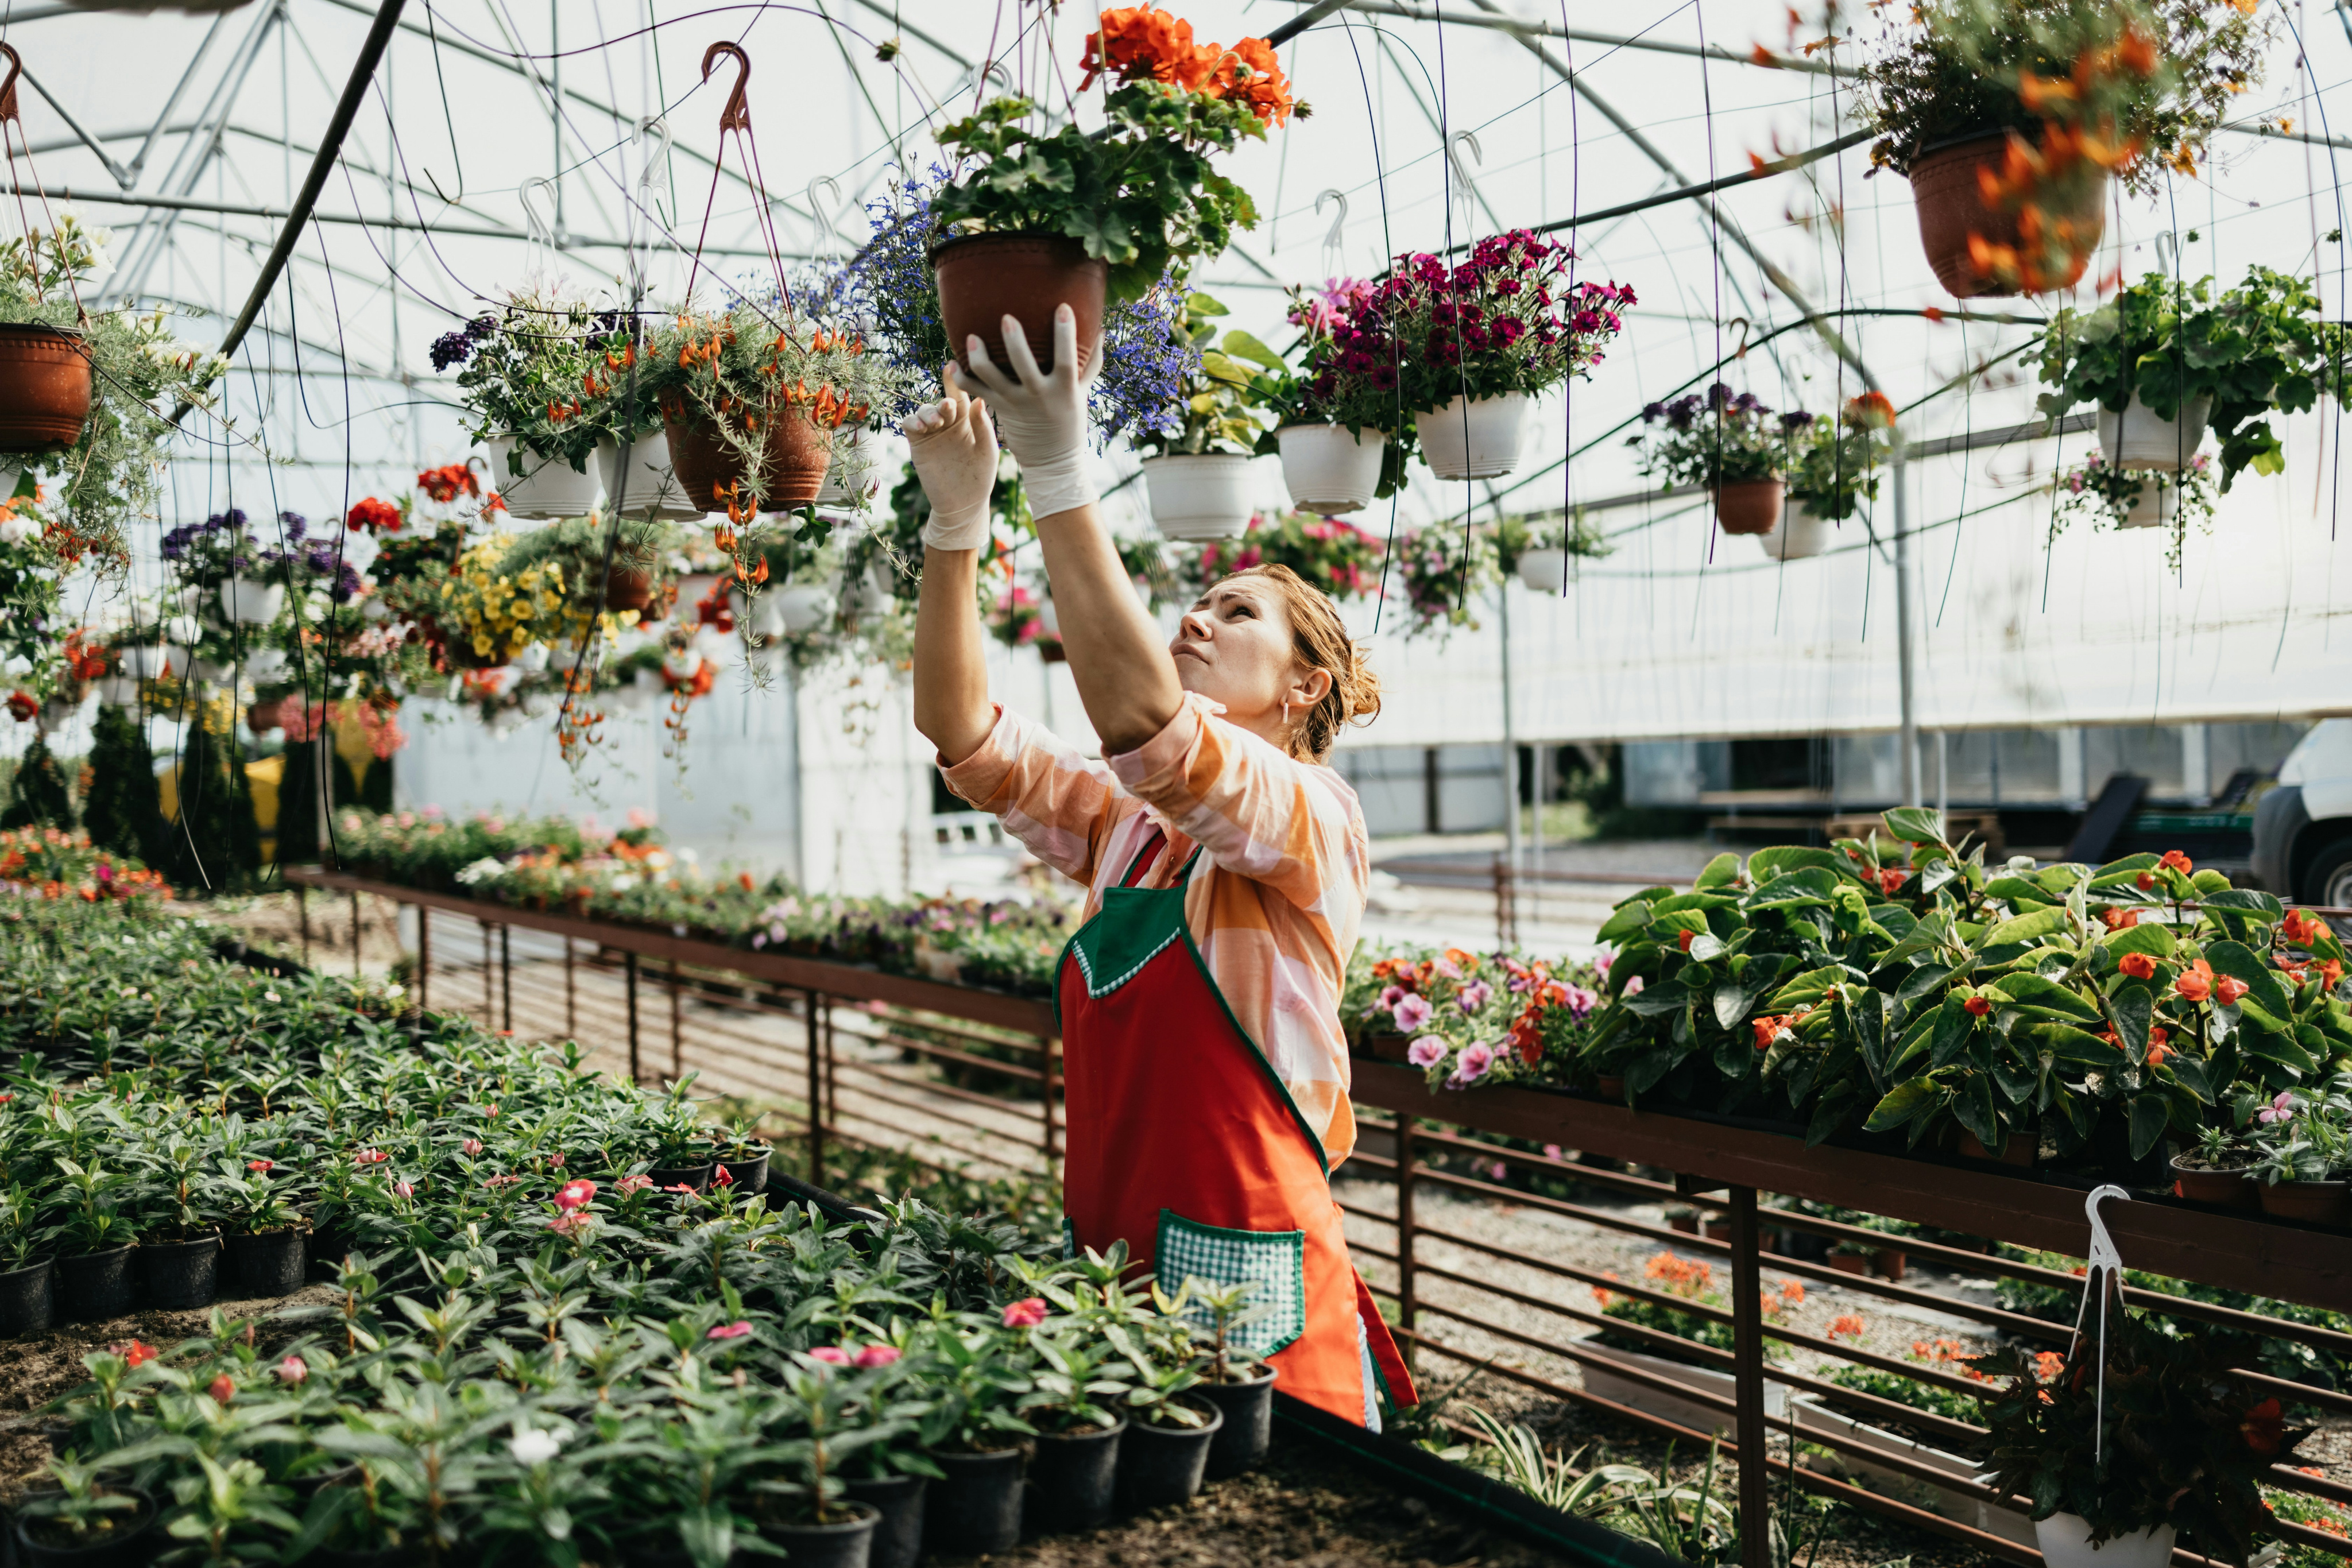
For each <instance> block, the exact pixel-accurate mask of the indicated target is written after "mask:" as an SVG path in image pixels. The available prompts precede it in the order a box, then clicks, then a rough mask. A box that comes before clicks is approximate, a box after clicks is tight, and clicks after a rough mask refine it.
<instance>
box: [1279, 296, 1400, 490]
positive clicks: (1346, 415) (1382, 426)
mask: <svg viewBox="0 0 2352 1568" xmlns="http://www.w3.org/2000/svg"><path fill="white" fill-rule="evenodd" d="M1374 294H1375V290H1374V288H1373V286H1372V285H1371V284H1370V283H1367V282H1365V281H1363V280H1362V279H1360V278H1354V277H1335V278H1332V279H1331V280H1330V281H1329V282H1328V283H1327V284H1325V285H1324V286H1323V287H1321V288H1319V289H1315V290H1311V291H1310V290H1307V289H1305V288H1294V289H1292V290H1291V291H1290V308H1289V310H1288V312H1287V313H1286V319H1288V321H1289V322H1290V324H1291V325H1292V326H1294V327H1297V329H1299V340H1298V341H1297V344H1295V345H1293V347H1292V349H1291V352H1292V353H1294V354H1296V355H1298V356H1299V357H1300V360H1301V365H1300V368H1299V369H1298V370H1297V371H1290V370H1289V369H1288V368H1287V367H1285V368H1284V369H1282V370H1280V371H1276V373H1275V374H1274V375H1273V376H1271V377H1268V378H1262V384H1261V387H1260V391H1261V392H1262V394H1263V395H1264V396H1265V401H1266V402H1267V403H1268V404H1269V405H1270V406H1271V407H1272V408H1273V409H1274V410H1275V414H1276V417H1275V431H1274V437H1273V443H1274V448H1275V450H1276V451H1278V452H1280V453H1281V454H1282V482H1283V484H1284V485H1285V486H1287V487H1288V489H1289V491H1290V504H1291V505H1292V506H1294V507H1297V508H1299V509H1300V510H1301V511H1307V512H1315V513H1318V514H1319V515H1321V516H1324V517H1330V516H1332V515H1333V514H1335V513H1339V512H1354V511H1360V510H1361V509H1362V508H1363V507H1366V506H1367V505H1369V504H1370V502H1371V501H1372V500H1373V498H1374V497H1381V496H1387V495H1390V494H1392V493H1393V492H1394V490H1395V487H1396V483H1397V479H1398V476H1399V475H1400V473H1401V472H1402V468H1401V465H1400V464H1399V462H1398V460H1397V458H1398V455H1397V454H1396V452H1395V451H1394V449H1393V446H1392V442H1393V439H1394V438H1393V436H1392V435H1391V430H1392V429H1393V428H1394V427H1395V426H1397V425H1398V424H1399V423H1400V422H1401V421H1400V414H1401V413H1402V404H1401V403H1400V402H1399V401H1398V394H1397V361H1398V359H1399V357H1400V355H1401V354H1402V348H1401V346H1400V345H1398V344H1397V343H1395V342H1394V341H1392V340H1388V339H1385V338H1384V337H1383V336H1382V334H1381V331H1380V329H1379V326H1378V323H1377V319H1376V317H1374V315H1373V313H1372V312H1370V311H1369V310H1367V307H1368V306H1370V304H1371V302H1372V300H1373V298H1374ZM1360 317H1361V318H1363V319H1360ZM1258 450H1259V451H1261V452H1263V451H1265V450H1266V443H1265V439H1264V438H1261V439H1260V441H1259V444H1258Z"/></svg>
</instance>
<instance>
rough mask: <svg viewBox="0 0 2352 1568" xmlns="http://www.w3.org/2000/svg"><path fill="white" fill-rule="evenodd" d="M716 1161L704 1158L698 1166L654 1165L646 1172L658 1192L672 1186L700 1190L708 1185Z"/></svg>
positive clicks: (665, 1190)
mask: <svg viewBox="0 0 2352 1568" xmlns="http://www.w3.org/2000/svg"><path fill="white" fill-rule="evenodd" d="M716 1164H717V1162H716V1161H713V1160H705V1161H703V1162H702V1163H701V1164H700V1165H698V1166H653V1167H652V1168H651V1169H649V1170H647V1171H646V1176H648V1177H650V1178H651V1179H652V1181H653V1184H654V1188H655V1190H656V1191H658V1192H667V1191H668V1190H669V1189H670V1188H671V1187H674V1186H690V1187H692V1188H693V1189H694V1190H695V1191H697V1192H700V1191H701V1190H702V1189H703V1188H705V1187H707V1186H709V1185H710V1173H711V1170H712V1168H713V1167H714V1166H716Z"/></svg>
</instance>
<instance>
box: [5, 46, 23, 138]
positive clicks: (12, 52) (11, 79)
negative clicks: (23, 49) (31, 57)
mask: <svg viewBox="0 0 2352 1568" xmlns="http://www.w3.org/2000/svg"><path fill="white" fill-rule="evenodd" d="M0 55H5V56H7V57H8V78H7V79H6V80H5V81H0V120H16V123H17V124H19V125H22V124H24V121H23V120H19V119H17V115H16V78H17V76H18V75H19V74H20V73H21V72H22V71H23V70H24V68H25V61H24V57H22V56H21V55H19V54H17V53H16V46H15V45H14V44H0Z"/></svg>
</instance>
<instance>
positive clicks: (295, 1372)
mask: <svg viewBox="0 0 2352 1568" xmlns="http://www.w3.org/2000/svg"><path fill="white" fill-rule="evenodd" d="M309 1377H310V1363H308V1362H306V1361H304V1360H303V1359H302V1358H301V1357H300V1356H299V1355H289V1356H288V1357H287V1358H286V1359H285V1360H284V1361H281V1362H279V1363H278V1382H280V1383H283V1384H286V1385H289V1386H293V1385H299V1384H300V1383H303V1382H305V1381H306V1380H308V1379H309Z"/></svg>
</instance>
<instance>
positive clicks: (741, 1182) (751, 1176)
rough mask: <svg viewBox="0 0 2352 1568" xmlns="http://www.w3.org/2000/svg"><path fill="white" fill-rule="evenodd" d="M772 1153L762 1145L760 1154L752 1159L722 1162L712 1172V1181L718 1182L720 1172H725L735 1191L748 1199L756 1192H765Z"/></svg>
mask: <svg viewBox="0 0 2352 1568" xmlns="http://www.w3.org/2000/svg"><path fill="white" fill-rule="evenodd" d="M772 1152H773V1151H772V1150H771V1149H769V1148H767V1147H766V1146H764V1145H762V1146H761V1150H760V1152H759V1154H758V1155H754V1156H753V1157H752V1158H751V1159H748V1160H745V1159H734V1160H720V1161H719V1163H718V1167H717V1169H715V1170H713V1171H712V1172H711V1179H712V1180H713V1181H716V1180H718V1179H719V1174H718V1173H719V1171H725V1172H726V1173H727V1179H728V1180H729V1181H730V1183H732V1184H733V1186H734V1190H735V1191H736V1192H738V1193H740V1194H741V1195H742V1196H744V1197H750V1196H751V1194H753V1193H755V1192H761V1191H764V1190H766V1188H767V1186H768V1155H770V1154H772Z"/></svg>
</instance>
